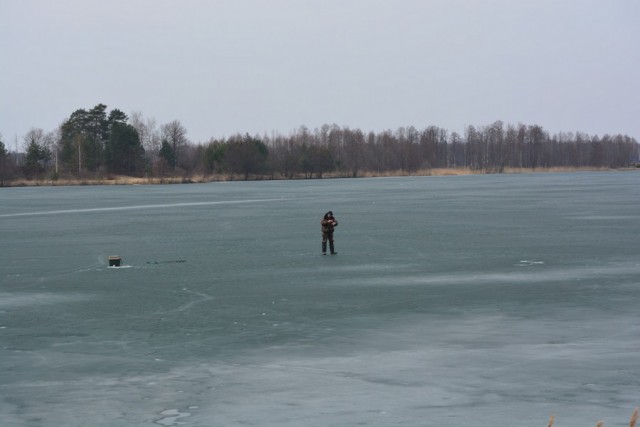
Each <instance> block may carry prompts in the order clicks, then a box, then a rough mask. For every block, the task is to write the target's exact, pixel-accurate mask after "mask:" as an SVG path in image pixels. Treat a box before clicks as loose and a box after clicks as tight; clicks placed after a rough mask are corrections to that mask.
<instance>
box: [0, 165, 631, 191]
mask: <svg viewBox="0 0 640 427" xmlns="http://www.w3.org/2000/svg"><path fill="white" fill-rule="evenodd" d="M610 170H612V169H608V168H571V167H550V168H536V169H529V168H505V169H504V170H503V171H501V172H499V171H495V170H474V169H470V168H436V169H421V170H417V171H402V170H397V171H385V172H370V171H364V172H359V173H358V174H357V176H356V177H357V178H375V177H398V176H455V175H477V174H496V173H505V174H518V173H544V172H580V171H610ZM614 170H617V171H629V170H638V169H636V168H629V169H614ZM320 178H322V179H329V178H353V175H352V174H345V173H340V172H329V173H324V174H322V176H321V177H320V176H318V175H317V174H313V175H309V174H297V175H294V176H293V177H291V178H287V177H283V176H280V175H250V176H249V179H248V180H249V181H265V180H287V179H294V180H295V179H320ZM244 180H245V179H244V175H238V174H228V173H224V174H220V173H219V174H209V175H191V176H188V177H161V178H159V177H133V176H124V175H110V176H107V177H93V178H58V179H45V178H40V179H16V180H11V181H4V182H3V183H2V184H1V185H0V186H3V187H32V186H71V185H153V184H193V183H206V182H222V181H244Z"/></svg>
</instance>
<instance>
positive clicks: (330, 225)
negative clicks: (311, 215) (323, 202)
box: [320, 211, 338, 255]
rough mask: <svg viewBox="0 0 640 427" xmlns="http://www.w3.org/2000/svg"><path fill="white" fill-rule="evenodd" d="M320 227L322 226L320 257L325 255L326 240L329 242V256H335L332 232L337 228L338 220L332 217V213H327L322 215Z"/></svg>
mask: <svg viewBox="0 0 640 427" xmlns="http://www.w3.org/2000/svg"><path fill="white" fill-rule="evenodd" d="M320 225H321V226H322V255H326V254H327V240H328V241H329V250H330V251H331V255H335V254H337V252H336V251H335V247H334V246H333V230H334V228H335V227H337V226H338V220H336V219H335V218H334V217H333V212H331V211H329V212H327V213H326V214H324V217H323V218H322V221H320Z"/></svg>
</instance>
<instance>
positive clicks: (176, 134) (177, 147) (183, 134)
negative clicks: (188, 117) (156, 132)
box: [160, 120, 189, 167]
mask: <svg viewBox="0 0 640 427" xmlns="http://www.w3.org/2000/svg"><path fill="white" fill-rule="evenodd" d="M160 134H161V138H162V142H166V143H167V144H169V146H170V147H171V149H172V150H173V155H174V156H175V164H176V167H178V166H180V161H181V156H180V151H181V150H182V148H183V147H184V146H185V145H187V143H188V142H189V141H188V140H187V129H185V127H184V126H182V124H181V123H180V120H174V121H172V122H169V123H166V124H164V125H162V126H161V127H160Z"/></svg>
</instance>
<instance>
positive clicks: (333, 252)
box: [329, 240, 338, 255]
mask: <svg viewBox="0 0 640 427" xmlns="http://www.w3.org/2000/svg"><path fill="white" fill-rule="evenodd" d="M329 250H330V251H331V255H335V254H337V253H338V252H336V250H335V248H334V247H333V240H332V241H330V242H329Z"/></svg>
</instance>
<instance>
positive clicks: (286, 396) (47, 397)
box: [0, 172, 640, 427]
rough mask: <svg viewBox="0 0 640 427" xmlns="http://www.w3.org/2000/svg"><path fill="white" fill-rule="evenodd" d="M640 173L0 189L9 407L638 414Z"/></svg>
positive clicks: (138, 421)
mask: <svg viewBox="0 0 640 427" xmlns="http://www.w3.org/2000/svg"><path fill="white" fill-rule="evenodd" d="M639 176H640V175H638V174H637V173H633V172H629V173H574V174H530V175H491V176H469V177H427V178H385V179H347V180H313V181H311V180H309V181H307V180H305V181H293V182H289V181H281V182H249V183H245V182H232V183H217V184H201V185H175V186H132V187H107V186H105V187H56V188H9V189H2V190H1V192H2V193H1V194H0V196H1V197H2V203H0V236H2V237H1V238H2V241H1V242H2V243H1V245H0V256H1V257H2V260H3V262H2V263H0V369H1V372H2V375H0V396H1V398H0V425H1V426H3V427H4V426H8V427H12V426H44V427H54V426H56V427H58V426H68V427H74V426H123V427H124V426H153V425H161V426H181V425H186V426H241V425H242V426H246V425H256V426H354V425H368V426H389V425H408V426H438V427H440V426H480V427H482V426H496V425H528V426H543V425H546V423H547V421H548V419H549V416H550V415H551V414H554V415H555V422H556V425H557V426H584V425H595V423H596V421H598V420H601V419H602V420H604V421H605V425H626V424H628V419H629V416H630V415H631V412H632V411H633V408H634V407H636V406H638V404H640V375H639V374H640V364H639V363H638V352H639V350H640V329H639V328H638V326H637V325H638V324H640V312H639V311H638V305H639V304H638V303H639V302H640V294H639V292H638V289H639V285H640V259H639V257H638V250H637V248H638V243H637V236H639V235H640V221H639V219H640V213H639V212H640V209H639V208H640V186H639V185H638V184H640V181H639V180H638V177H639ZM327 210H333V212H334V213H335V215H336V217H337V218H338V220H339V221H340V226H339V227H338V228H337V229H336V234H335V237H336V246H337V250H338V252H339V254H338V255H336V256H332V257H329V256H327V257H322V256H321V255H320V241H321V234H320V225H319V222H320V219H321V216H322V214H323V213H324V212H326V211H327ZM113 254H118V255H119V256H121V257H122V259H123V263H124V264H125V265H126V267H127V268H123V267H119V268H113V267H111V268H110V267H108V265H107V258H108V256H109V255H113Z"/></svg>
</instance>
